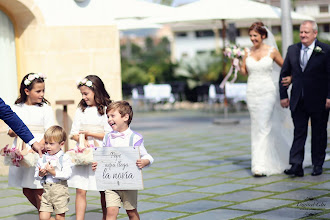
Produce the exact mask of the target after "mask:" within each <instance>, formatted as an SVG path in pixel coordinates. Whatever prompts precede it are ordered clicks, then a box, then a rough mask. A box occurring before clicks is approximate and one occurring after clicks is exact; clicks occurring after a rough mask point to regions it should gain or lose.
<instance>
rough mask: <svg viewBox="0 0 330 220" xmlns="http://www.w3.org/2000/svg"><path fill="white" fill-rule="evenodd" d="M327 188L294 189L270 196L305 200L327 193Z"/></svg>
mask: <svg viewBox="0 0 330 220" xmlns="http://www.w3.org/2000/svg"><path fill="white" fill-rule="evenodd" d="M329 193H330V191H328V190H312V189H298V190H295V191H291V192H287V193H282V194H279V195H276V196H272V197H270V198H275V199H291V200H307V199H309V198H315V197H318V196H321V195H325V194H329Z"/></svg>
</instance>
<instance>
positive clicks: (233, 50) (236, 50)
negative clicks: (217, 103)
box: [220, 44, 245, 89]
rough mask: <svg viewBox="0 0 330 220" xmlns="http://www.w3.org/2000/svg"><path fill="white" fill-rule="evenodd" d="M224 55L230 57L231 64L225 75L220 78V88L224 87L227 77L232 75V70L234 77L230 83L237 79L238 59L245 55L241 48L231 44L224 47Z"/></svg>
mask: <svg viewBox="0 0 330 220" xmlns="http://www.w3.org/2000/svg"><path fill="white" fill-rule="evenodd" d="M224 55H225V57H227V58H229V59H232V60H233V62H232V65H231V67H230V70H229V72H228V73H227V75H226V77H225V78H224V79H223V80H222V82H221V84H220V88H222V89H223V88H224V87H225V84H226V82H227V81H228V79H229V77H230V76H231V75H232V73H233V72H234V77H233V79H232V80H231V81H230V83H234V82H235V81H236V79H237V72H238V71H239V70H240V67H239V59H242V58H243V57H244V55H245V51H244V49H243V48H241V47H239V46H237V45H234V44H231V45H229V46H228V47H226V48H225V51H224Z"/></svg>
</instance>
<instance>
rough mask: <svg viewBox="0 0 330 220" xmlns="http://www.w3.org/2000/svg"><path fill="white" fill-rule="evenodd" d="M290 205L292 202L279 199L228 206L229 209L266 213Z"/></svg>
mask: <svg viewBox="0 0 330 220" xmlns="http://www.w3.org/2000/svg"><path fill="white" fill-rule="evenodd" d="M290 203H292V201H286V200H278V199H259V200H255V201H249V202H245V203H241V204H237V205H232V206H228V207H227V208H232V209H241V210H254V211H264V210H268V209H272V208H275V207H279V206H283V205H288V204H290Z"/></svg>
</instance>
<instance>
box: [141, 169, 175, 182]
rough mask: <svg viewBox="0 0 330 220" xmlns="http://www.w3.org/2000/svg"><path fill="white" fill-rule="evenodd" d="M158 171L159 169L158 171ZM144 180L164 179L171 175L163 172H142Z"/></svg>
mask: <svg viewBox="0 0 330 220" xmlns="http://www.w3.org/2000/svg"><path fill="white" fill-rule="evenodd" d="M157 170H158V169H157ZM142 175H143V179H144V180H146V179H151V178H156V177H163V176H166V175H169V174H168V173H162V172H142Z"/></svg>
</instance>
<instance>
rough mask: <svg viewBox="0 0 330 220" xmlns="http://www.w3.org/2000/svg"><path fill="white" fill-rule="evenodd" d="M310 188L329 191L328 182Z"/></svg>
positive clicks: (329, 185)
mask: <svg viewBox="0 0 330 220" xmlns="http://www.w3.org/2000/svg"><path fill="white" fill-rule="evenodd" d="M310 188H314V189H330V181H328V182H325V183H321V184H318V185H314V186H311V187H310Z"/></svg>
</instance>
